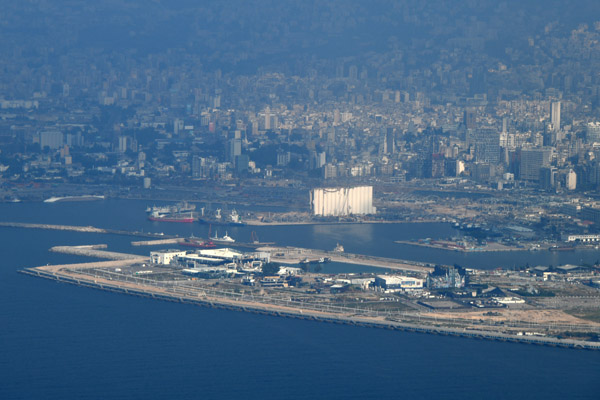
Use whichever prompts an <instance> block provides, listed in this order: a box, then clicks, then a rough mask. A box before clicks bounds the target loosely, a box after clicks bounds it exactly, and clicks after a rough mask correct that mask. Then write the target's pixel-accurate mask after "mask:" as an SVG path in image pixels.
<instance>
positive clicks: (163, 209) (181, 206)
mask: <svg viewBox="0 0 600 400" xmlns="http://www.w3.org/2000/svg"><path fill="white" fill-rule="evenodd" d="M195 209H196V205H195V204H189V203H188V202H187V201H182V202H180V203H177V204H175V205H171V206H152V207H147V208H146V212H147V213H148V214H154V213H159V214H183V213H187V212H192V211H194V210H195Z"/></svg>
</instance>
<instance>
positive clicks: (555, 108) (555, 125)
mask: <svg viewBox="0 0 600 400" xmlns="http://www.w3.org/2000/svg"><path fill="white" fill-rule="evenodd" d="M550 122H551V124H552V130H554V131H559V130H560V101H554V102H552V106H551V109H550Z"/></svg>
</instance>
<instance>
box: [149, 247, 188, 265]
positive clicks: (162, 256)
mask: <svg viewBox="0 0 600 400" xmlns="http://www.w3.org/2000/svg"><path fill="white" fill-rule="evenodd" d="M185 254H186V252H185V251H181V250H159V251H151V252H150V262H152V264H160V265H169V264H171V261H173V260H174V259H175V258H177V257H183V256H185Z"/></svg>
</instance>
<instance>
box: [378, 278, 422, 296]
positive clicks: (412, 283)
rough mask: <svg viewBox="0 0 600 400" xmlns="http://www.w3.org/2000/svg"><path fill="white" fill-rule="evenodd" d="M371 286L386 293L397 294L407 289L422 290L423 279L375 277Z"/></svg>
mask: <svg viewBox="0 0 600 400" xmlns="http://www.w3.org/2000/svg"><path fill="white" fill-rule="evenodd" d="M373 285H374V286H376V287H380V288H382V289H383V290H385V291H386V292H398V291H400V290H407V289H423V279H419V278H413V277H409V276H400V275H377V277H376V278H375V282H374V283H373Z"/></svg>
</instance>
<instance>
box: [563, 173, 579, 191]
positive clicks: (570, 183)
mask: <svg viewBox="0 0 600 400" xmlns="http://www.w3.org/2000/svg"><path fill="white" fill-rule="evenodd" d="M565 187H566V188H567V190H575V189H576V188H577V174H576V173H575V171H573V170H572V169H570V170H569V172H567V176H566V177H565Z"/></svg>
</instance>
